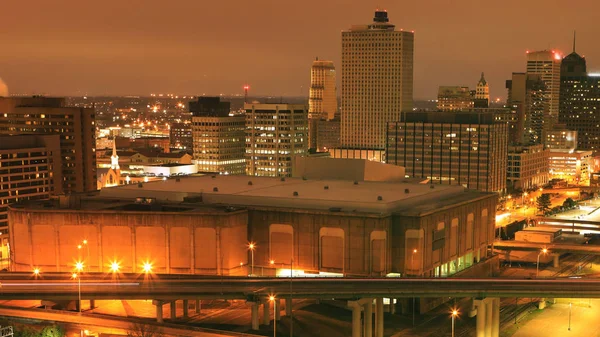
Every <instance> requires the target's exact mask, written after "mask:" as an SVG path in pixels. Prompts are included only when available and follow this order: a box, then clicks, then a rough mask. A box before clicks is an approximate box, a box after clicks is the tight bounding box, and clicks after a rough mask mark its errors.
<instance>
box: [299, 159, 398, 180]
mask: <svg viewBox="0 0 600 337" xmlns="http://www.w3.org/2000/svg"><path fill="white" fill-rule="evenodd" d="M292 176H293V177H294V178H302V177H305V178H308V179H339V180H347V181H402V180H403V179H404V167H400V166H396V165H389V164H384V163H379V162H375V161H370V160H366V159H348V158H319V157H304V156H297V157H296V162H295V163H294V168H293V174H292Z"/></svg>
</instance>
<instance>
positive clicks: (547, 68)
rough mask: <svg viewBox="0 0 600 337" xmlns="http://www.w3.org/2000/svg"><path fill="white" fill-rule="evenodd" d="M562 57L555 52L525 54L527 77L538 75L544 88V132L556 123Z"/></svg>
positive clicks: (545, 51) (544, 51)
mask: <svg viewBox="0 0 600 337" xmlns="http://www.w3.org/2000/svg"><path fill="white" fill-rule="evenodd" d="M561 60H562V56H561V55H560V53H559V52H557V51H555V50H543V51H533V52H527V75H538V76H540V79H541V80H542V81H543V82H544V85H545V86H546V88H545V91H544V100H545V103H546V106H545V109H544V117H543V129H544V131H547V130H550V129H551V128H552V127H553V126H554V124H557V123H558V111H559V99H560V64H561Z"/></svg>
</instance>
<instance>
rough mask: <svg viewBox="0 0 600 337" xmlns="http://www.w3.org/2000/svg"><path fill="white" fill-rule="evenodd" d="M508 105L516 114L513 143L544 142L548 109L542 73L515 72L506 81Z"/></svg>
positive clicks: (512, 135) (513, 114)
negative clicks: (545, 117) (545, 118)
mask: <svg viewBox="0 0 600 337" xmlns="http://www.w3.org/2000/svg"><path fill="white" fill-rule="evenodd" d="M506 88H507V89H508V100H507V105H508V107H509V109H510V111H511V115H512V116H514V118H513V119H514V121H515V122H514V124H513V125H514V128H513V127H511V128H510V131H511V134H510V136H509V139H510V142H511V143H512V144H524V145H527V144H542V139H543V133H544V125H545V123H544V116H545V115H544V114H545V112H544V111H546V109H547V103H546V96H547V95H546V86H545V84H544V82H543V81H542V79H541V76H540V75H530V74H525V73H513V74H512V79H510V80H507V81H506Z"/></svg>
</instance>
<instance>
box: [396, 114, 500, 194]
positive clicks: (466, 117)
mask: <svg viewBox="0 0 600 337" xmlns="http://www.w3.org/2000/svg"><path fill="white" fill-rule="evenodd" d="M387 137H388V142H387V149H386V157H387V163H389V164H394V165H399V166H403V167H404V168H405V172H406V175H407V176H409V177H417V178H426V179H430V180H431V183H432V184H445V185H455V184H458V185H463V186H465V187H466V188H470V189H477V190H481V191H487V192H504V191H505V189H506V168H507V165H506V156H507V147H508V144H507V138H508V127H507V124H506V123H498V122H496V120H495V116H494V114H493V113H477V112H460V111H459V112H407V113H405V114H404V115H403V116H402V120H401V121H399V122H391V123H389V126H388V133H387Z"/></svg>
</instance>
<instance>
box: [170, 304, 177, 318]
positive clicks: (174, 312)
mask: <svg viewBox="0 0 600 337" xmlns="http://www.w3.org/2000/svg"><path fill="white" fill-rule="evenodd" d="M169 304H170V307H171V319H172V320H175V319H177V301H172V302H171V303H169Z"/></svg>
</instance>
